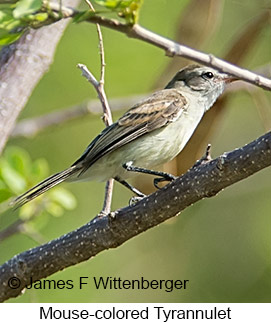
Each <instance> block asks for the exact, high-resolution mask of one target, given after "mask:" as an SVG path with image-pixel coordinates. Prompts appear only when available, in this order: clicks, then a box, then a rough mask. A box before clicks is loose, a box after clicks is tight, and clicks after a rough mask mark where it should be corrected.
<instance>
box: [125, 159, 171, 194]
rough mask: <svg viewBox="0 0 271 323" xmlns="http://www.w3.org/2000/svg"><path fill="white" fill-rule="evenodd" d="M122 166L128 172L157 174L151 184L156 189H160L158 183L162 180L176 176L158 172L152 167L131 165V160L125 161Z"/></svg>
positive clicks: (168, 179) (169, 179)
mask: <svg viewBox="0 0 271 323" xmlns="http://www.w3.org/2000/svg"><path fill="white" fill-rule="evenodd" d="M122 166H123V168H125V169H126V170H127V171H129V172H137V173H143V174H149V175H155V176H159V178H155V179H154V180H153V185H154V186H155V187H156V188H158V189H160V187H159V186H158V183H160V182H164V181H169V182H171V181H173V180H175V179H176V178H177V177H176V176H174V175H171V174H169V173H166V172H160V171H156V170H152V169H147V168H143V167H137V166H133V164H132V162H128V163H125V164H123V165H122Z"/></svg>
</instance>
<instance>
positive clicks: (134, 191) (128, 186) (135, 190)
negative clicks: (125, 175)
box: [115, 177, 146, 198]
mask: <svg viewBox="0 0 271 323" xmlns="http://www.w3.org/2000/svg"><path fill="white" fill-rule="evenodd" d="M115 180H116V181H117V182H119V183H120V184H122V185H123V186H125V187H126V188H128V189H129V190H130V191H132V192H133V193H135V194H136V195H137V196H138V197H142V198H143V197H145V196H146V195H145V194H144V193H142V192H140V191H139V190H138V189H137V188H135V187H134V186H132V185H131V184H129V183H128V182H126V181H124V180H123V179H120V178H119V177H115Z"/></svg>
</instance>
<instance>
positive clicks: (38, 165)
mask: <svg viewBox="0 0 271 323" xmlns="http://www.w3.org/2000/svg"><path fill="white" fill-rule="evenodd" d="M30 173H31V181H32V182H38V181H41V180H42V179H44V178H45V177H47V176H48V174H49V166H48V162H47V161H46V160H45V159H44V158H40V159H37V160H35V161H34V162H33V163H32V166H31V169H30Z"/></svg>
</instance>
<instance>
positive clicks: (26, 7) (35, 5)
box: [13, 0, 42, 19]
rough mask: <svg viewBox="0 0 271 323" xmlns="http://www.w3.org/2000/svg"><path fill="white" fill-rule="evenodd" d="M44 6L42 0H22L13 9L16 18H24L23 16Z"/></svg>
mask: <svg viewBox="0 0 271 323" xmlns="http://www.w3.org/2000/svg"><path fill="white" fill-rule="evenodd" d="M41 7H42V0H20V1H18V2H17V3H16V8H15V9H14V10H13V17H14V18H17V19H18V18H22V17H23V16H26V15H29V14H32V13H34V12H36V11H38V10H39V9H40V8H41Z"/></svg>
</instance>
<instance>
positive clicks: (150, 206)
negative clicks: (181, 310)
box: [0, 132, 271, 301]
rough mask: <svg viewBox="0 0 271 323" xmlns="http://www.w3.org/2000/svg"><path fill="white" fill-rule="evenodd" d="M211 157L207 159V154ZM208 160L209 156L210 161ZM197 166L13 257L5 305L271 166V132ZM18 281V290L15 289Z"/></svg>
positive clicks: (5, 270)
mask: <svg viewBox="0 0 271 323" xmlns="http://www.w3.org/2000/svg"><path fill="white" fill-rule="evenodd" d="M206 156H207V155H206ZM207 157H208V156H207ZM207 157H206V158H205V161H204V163H202V162H201V163H198V164H197V163H196V164H195V165H194V166H193V167H192V168H191V169H190V170H189V171H188V172H187V173H186V174H184V175H183V176H181V177H179V178H177V179H176V180H175V181H174V182H172V183H170V184H169V185H167V186H165V187H164V188H162V189H161V190H159V191H157V192H155V193H153V194H151V195H150V196H147V197H146V198H144V199H142V200H141V201H140V202H138V203H136V204H135V205H133V206H131V207H125V208H123V209H120V210H118V211H116V212H115V214H114V218H112V217H111V216H104V217H96V218H94V219H93V220H92V221H90V222H89V223H87V224H86V225H84V226H82V227H80V228H79V229H77V230H75V231H73V232H70V233H68V234H65V235H63V236H62V237H60V238H57V239H55V240H52V241H50V242H48V243H46V244H44V245H42V246H39V247H36V248H33V249H31V250H28V251H25V252H22V253H21V254H19V255H16V256H14V257H13V258H11V259H10V260H8V261H7V262H6V263H4V264H3V265H2V266H1V267H0V273H1V275H0V286H1V289H0V301H5V300H7V299H9V298H11V297H16V296H18V295H19V294H20V292H21V291H22V290H23V289H24V287H25V286H27V285H28V284H29V283H30V277H31V278H32V280H33V281H36V280H38V279H42V278H45V277H47V276H49V275H52V274H53V273H55V272H58V271H60V270H62V269H64V268H67V267H69V266H72V265H75V264H77V263H80V262H82V261H85V260H87V259H89V258H91V257H94V256H95V255H97V254H98V253H99V252H101V251H103V250H106V249H109V248H116V247H118V246H120V245H121V244H122V243H124V242H125V241H127V240H129V239H131V238H132V237H134V236H136V235H138V234H140V233H141V232H144V231H146V230H148V229H150V228H152V227H154V226H156V225H158V224H159V223H161V222H163V221H165V220H167V219H168V218H170V217H173V216H175V215H177V214H178V213H179V212H180V211H182V210H184V209H185V208H187V207H188V206H190V205H191V204H193V203H195V202H197V201H199V200H201V199H203V198H205V197H212V196H214V195H216V194H217V193H218V192H219V191H221V190H222V189H224V188H226V187H228V186H230V185H232V184H233V183H236V182H238V181H240V180H242V179H244V178H246V177H248V176H250V175H252V174H254V173H256V172H258V171H259V170H261V169H263V168H265V167H268V166H270V165H271V132H269V133H267V134H265V135H264V136H262V137H260V138H258V139H257V140H255V141H253V142H251V143H250V144H248V145H246V146H244V147H242V148H239V149H235V150H233V151H232V152H229V153H224V154H223V155H222V156H220V157H218V158H216V159H214V160H210V161H208V158H207ZM12 277H16V278H18V279H19V280H17V281H16V280H15V283H16V282H17V283H18V285H19V286H18V287H17V288H14V286H13V288H11V287H10V285H9V283H10V284H12V282H13V284H14V280H10V279H11V278H12Z"/></svg>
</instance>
